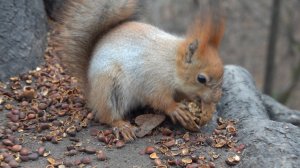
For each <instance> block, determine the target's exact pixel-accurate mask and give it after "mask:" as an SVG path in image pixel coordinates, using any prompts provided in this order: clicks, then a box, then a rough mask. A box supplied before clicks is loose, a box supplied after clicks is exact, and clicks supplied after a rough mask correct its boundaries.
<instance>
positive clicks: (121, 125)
mask: <svg viewBox="0 0 300 168" xmlns="http://www.w3.org/2000/svg"><path fill="white" fill-rule="evenodd" d="M112 126H113V127H114V128H113V129H117V130H118V133H121V135H122V137H123V138H124V140H125V141H126V142H127V141H133V140H134V139H136V135H135V131H136V129H137V128H136V127H134V126H132V125H131V124H130V123H129V122H126V121H123V120H117V121H114V122H113V123H112ZM116 136H118V135H116Z"/></svg>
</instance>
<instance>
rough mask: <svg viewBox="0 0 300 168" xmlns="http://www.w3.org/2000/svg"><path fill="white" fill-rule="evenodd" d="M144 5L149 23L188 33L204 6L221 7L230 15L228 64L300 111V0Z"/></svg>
mask: <svg viewBox="0 0 300 168" xmlns="http://www.w3.org/2000/svg"><path fill="white" fill-rule="evenodd" d="M143 3H144V8H145V11H142V13H143V14H144V16H143V20H144V21H145V22H148V23H151V24H153V25H155V26H157V27H160V28H161V29H163V30H166V31H168V32H172V33H174V34H179V35H181V34H184V33H185V31H186V28H187V27H188V26H189V25H190V24H191V23H192V19H193V16H194V15H195V14H196V13H197V12H198V11H199V10H203V9H205V8H209V7H210V6H214V5H219V6H221V7H222V8H223V10H224V14H225V18H226V31H225V36H224V39H223V41H222V46H221V49H220V52H221V57H222V59H223V60H224V63H225V64H236V65H240V66H242V67H245V68H246V69H247V70H248V71H249V72H250V73H251V74H252V75H253V77H254V79H255V81H256V84H257V87H258V89H260V90H261V91H263V92H265V93H267V94H269V95H271V96H273V97H275V98H276V99H277V100H279V101H280V102H282V103H283V104H286V105H287V106H289V107H291V108H295V109H300V101H299V100H300V80H299V78H300V11H299V9H300V1H299V0H288V1H282V0H263V1H262V0H251V1H249V0H210V1H209V0H184V1H183V0H151V1H149V0H144V1H143ZM267 67H268V68H267ZM267 69H268V70H267Z"/></svg>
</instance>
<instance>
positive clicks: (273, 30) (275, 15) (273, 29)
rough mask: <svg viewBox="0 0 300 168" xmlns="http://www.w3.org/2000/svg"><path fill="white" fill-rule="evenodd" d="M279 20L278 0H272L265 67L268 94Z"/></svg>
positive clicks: (270, 91)
mask: <svg viewBox="0 0 300 168" xmlns="http://www.w3.org/2000/svg"><path fill="white" fill-rule="evenodd" d="M279 20H280V0H273V8H272V16H271V24H270V31H269V33H270V34H269V46H268V51H267V52H268V53H267V60H266V64H267V65H266V69H265V85H264V92H265V93H266V94H268V95H271V94H272V89H273V82H274V73H275V69H274V67H275V54H276V43H277V35H278V23H279Z"/></svg>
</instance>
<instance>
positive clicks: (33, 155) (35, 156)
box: [28, 152, 39, 160]
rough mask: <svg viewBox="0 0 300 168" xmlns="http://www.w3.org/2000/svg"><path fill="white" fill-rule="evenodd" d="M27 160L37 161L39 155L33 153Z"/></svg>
mask: <svg viewBox="0 0 300 168" xmlns="http://www.w3.org/2000/svg"><path fill="white" fill-rule="evenodd" d="M28 158H29V159H30V160H37V159H38V158H39V155H38V154H37V153H36V152H33V153H31V154H29V155H28Z"/></svg>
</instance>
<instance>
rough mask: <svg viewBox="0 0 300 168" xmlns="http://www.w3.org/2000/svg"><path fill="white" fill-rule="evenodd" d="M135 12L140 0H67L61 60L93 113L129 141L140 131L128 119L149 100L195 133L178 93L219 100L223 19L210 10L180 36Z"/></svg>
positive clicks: (214, 100) (192, 123)
mask: <svg viewBox="0 0 300 168" xmlns="http://www.w3.org/2000/svg"><path fill="white" fill-rule="evenodd" d="M137 11H139V1H138V0H84V1H82V0H72V1H70V2H69V4H67V5H66V9H65V10H64V11H63V14H62V18H61V19H60V23H61V24H60V26H61V27H60V32H61V35H60V37H59V38H60V44H61V46H62V49H63V58H62V61H63V64H64V65H65V66H66V68H67V70H68V71H69V72H70V73H71V74H72V75H73V76H75V77H77V79H78V82H79V84H80V88H81V89H82V90H83V92H84V94H85V96H86V98H87V104H88V106H89V107H90V108H91V109H92V110H93V112H94V113H95V118H96V119H97V120H99V122H100V123H104V124H108V125H110V126H112V127H115V128H118V129H119V130H120V133H121V135H122V136H123V138H124V139H125V140H126V141H131V140H134V139H135V138H136V135H135V132H134V131H135V129H134V126H132V125H131V124H130V122H129V121H127V120H125V116H126V115H127V114H129V113H130V112H131V111H132V110H133V109H134V108H136V107H139V106H144V105H148V106H150V107H152V108H154V109H157V110H159V111H162V112H163V113H164V114H165V115H166V116H169V117H170V118H171V120H172V121H173V122H174V123H176V122H179V123H180V124H181V125H182V126H183V127H185V128H187V129H189V130H197V129H198V128H199V126H198V125H197V124H196V123H195V122H194V121H193V119H192V118H193V116H191V114H190V113H189V112H187V111H186V110H183V109H182V108H180V102H178V101H176V96H177V95H184V96H183V97H184V98H187V99H189V100H195V99H201V100H202V101H203V102H207V103H211V102H218V101H219V99H220V94H217V95H216V94H215V92H216V91H215V90H218V91H219V90H220V89H219V88H220V84H221V83H222V79H223V72H224V68H223V63H222V60H221V59H220V57H219V52H218V48H219V45H220V41H221V39H222V36H223V32H224V24H223V21H222V20H221V19H213V16H212V15H207V17H206V18H205V17H202V18H204V19H201V20H199V19H198V20H196V21H195V24H193V25H192V26H191V28H190V29H189V31H187V32H188V33H187V34H186V36H185V37H179V36H175V35H171V34H169V33H167V32H165V31H163V30H161V29H159V28H156V27H154V26H152V25H150V24H147V23H142V22H139V21H137V20H135V19H133V18H134V17H135V15H136V13H137ZM203 20H204V21H203ZM216 20H217V21H216Z"/></svg>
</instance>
